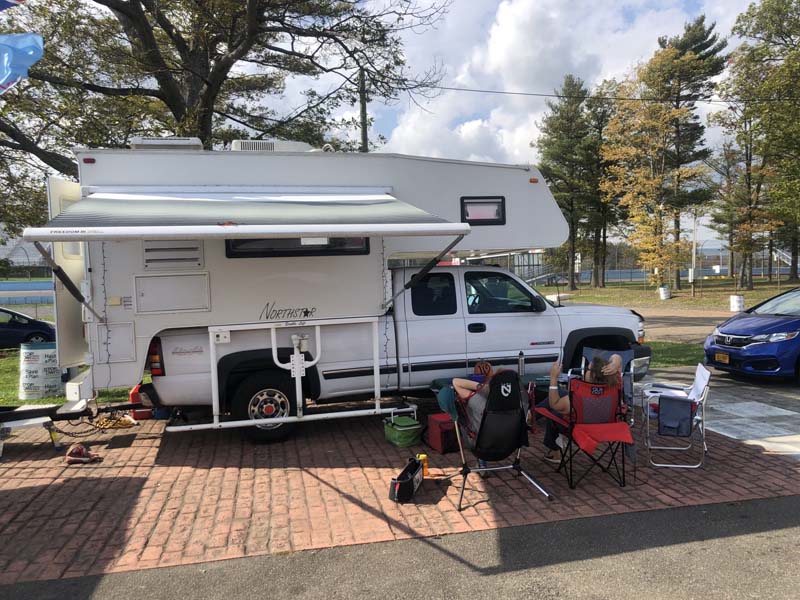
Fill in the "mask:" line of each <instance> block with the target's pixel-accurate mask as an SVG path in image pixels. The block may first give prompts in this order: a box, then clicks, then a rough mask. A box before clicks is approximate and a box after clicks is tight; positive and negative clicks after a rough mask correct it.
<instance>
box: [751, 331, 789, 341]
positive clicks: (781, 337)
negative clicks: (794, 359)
mask: <svg viewBox="0 0 800 600" xmlns="http://www.w3.org/2000/svg"><path fill="white" fill-rule="evenodd" d="M798 333H800V331H784V332H782V333H762V334H761V335H754V336H753V337H751V338H750V341H751V342H785V341H786V340H793V339H794V338H796V337H797V334H798Z"/></svg>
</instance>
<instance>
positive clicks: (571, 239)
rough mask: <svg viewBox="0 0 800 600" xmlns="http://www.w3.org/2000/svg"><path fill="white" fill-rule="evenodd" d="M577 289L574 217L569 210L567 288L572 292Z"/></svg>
mask: <svg viewBox="0 0 800 600" xmlns="http://www.w3.org/2000/svg"><path fill="white" fill-rule="evenodd" d="M577 289H578V286H577V285H575V217H574V216H573V213H572V212H570V217H569V290H570V291H571V292H574V291H575V290H577Z"/></svg>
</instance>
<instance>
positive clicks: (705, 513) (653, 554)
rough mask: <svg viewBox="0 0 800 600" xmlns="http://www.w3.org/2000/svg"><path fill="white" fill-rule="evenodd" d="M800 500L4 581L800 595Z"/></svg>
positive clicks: (291, 594) (350, 593)
mask: <svg viewBox="0 0 800 600" xmlns="http://www.w3.org/2000/svg"><path fill="white" fill-rule="evenodd" d="M798 540H800V496H791V497H785V498H773V499H768V500H758V501H751V502H743V503H728V504H717V505H708V506H699V507H690V508H680V509H671V510H661V511H652V512H641V513H628V514H622V515H616V516H611V517H597V518H585V519H575V520H572V521H562V522H559V523H547V524H542V525H533V526H526V527H511V528H505V529H499V530H493V531H486V532H480V533H469V534H460V535H450V536H445V537H442V538H428V539H419V540H407V541H400V542H392V543H382V544H366V545H362V546H348V547H339V548H332V549H328V550H318V551H308V552H298V553H295V554H287V555H282V556H261V557H255V558H246V559H239V560H229V561H219V562H214V563H205V564H201V565H194V566H188V567H171V568H164V569H150V570H143V571H136V572H130V573H120V574H112V575H106V576H103V577H84V578H80V579H71V580H58V581H50V582H41V583H30V584H18V585H16V586H8V587H0V598H15V599H16V598H36V599H40V600H46V599H50V598H52V599H59V600H60V599H63V598H70V599H73V598H97V599H102V598H113V599H115V600H118V599H120V598H136V599H137V600H148V599H151V598H158V599H165V600H187V599H191V600H194V599H195V598H197V599H200V598H202V599H203V600H205V599H214V598H220V599H225V600H232V599H235V598H298V599H300V598H320V599H322V598H324V599H331V598H375V597H380V598H403V599H413V598H500V597H503V598H542V599H548V598H562V599H563V598H586V599H599V598H614V599H623V600H624V599H628V598H630V599H635V600H641V599H642V598H645V599H647V600H656V599H660V598H665V599H667V598H668V599H675V598H702V599H703V600H708V599H716V598H737V599H738V598H759V599H763V598H798V597H800V569H798V564H800V550H799V549H798Z"/></svg>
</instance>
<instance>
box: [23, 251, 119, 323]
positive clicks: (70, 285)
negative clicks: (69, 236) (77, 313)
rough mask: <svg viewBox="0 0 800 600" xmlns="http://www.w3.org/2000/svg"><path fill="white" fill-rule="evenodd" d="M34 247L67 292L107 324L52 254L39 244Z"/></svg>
mask: <svg viewBox="0 0 800 600" xmlns="http://www.w3.org/2000/svg"><path fill="white" fill-rule="evenodd" d="M33 245H34V247H35V248H36V249H37V250H38V251H39V254H41V255H42V258H43V259H44V262H46V263H47V264H48V265H49V266H50V268H51V269H53V275H55V276H56V277H58V279H59V281H60V282H61V283H63V284H64V287H65V288H67V291H68V292H69V293H70V294H71V295H72V297H73V298H75V300H77V301H78V302H80V303H81V304H83V305H84V306H85V307H86V310H88V311H89V312H90V313H92V314H93V315H94V316H95V317H97V320H98V321H100V322H101V323H105V322H106V320H105V319H104V318H103V317H101V316H100V315H98V314H97V311H95V309H93V308H92V306H91V305H90V304H89V303H88V302H87V301H86V298H84V297H83V294H81V291H80V290H79V289H78V286H76V285H75V283H74V282H73V281H72V279H70V278H69V275H67V274H66V273H65V272H64V269H62V268H61V267H59V266H58V265H57V264H56V261H54V260H53V257H52V256H50V253H49V252H48V251H47V250H45V248H44V246H42V245H41V244H40V243H39V242H33Z"/></svg>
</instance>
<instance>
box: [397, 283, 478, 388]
mask: <svg viewBox="0 0 800 600" xmlns="http://www.w3.org/2000/svg"><path fill="white" fill-rule="evenodd" d="M413 273H414V271H413V270H412V269H406V273H405V276H406V278H407V279H408V278H410V277H411V275H412V274H413ZM461 294H462V292H461V285H460V282H459V278H458V271H456V270H448V269H438V270H433V271H431V272H430V273H428V274H427V275H426V276H425V277H424V278H423V279H422V281H420V282H419V283H418V284H417V285H415V286H414V287H412V288H411V289H410V290H409V291H408V293H405V294H403V301H404V308H405V311H404V312H405V315H406V334H407V338H406V339H407V348H408V353H407V355H406V356H407V360H404V361H402V362H403V364H402V369H403V371H404V373H403V380H404V381H408V385H409V387H412V388H414V387H417V388H419V387H428V386H429V385H430V384H431V382H432V381H433V380H434V379H443V378H446V379H452V378H453V377H464V376H465V375H466V374H467V354H466V340H465V329H464V314H463V311H462V306H461V303H459V302H458V298H459V297H460V296H461ZM406 376H408V379H407V380H406Z"/></svg>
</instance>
